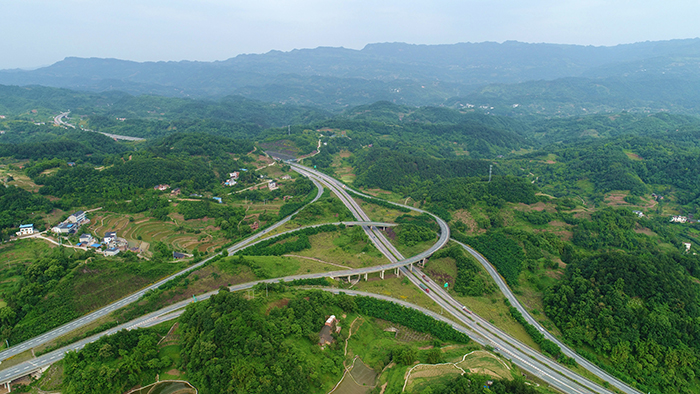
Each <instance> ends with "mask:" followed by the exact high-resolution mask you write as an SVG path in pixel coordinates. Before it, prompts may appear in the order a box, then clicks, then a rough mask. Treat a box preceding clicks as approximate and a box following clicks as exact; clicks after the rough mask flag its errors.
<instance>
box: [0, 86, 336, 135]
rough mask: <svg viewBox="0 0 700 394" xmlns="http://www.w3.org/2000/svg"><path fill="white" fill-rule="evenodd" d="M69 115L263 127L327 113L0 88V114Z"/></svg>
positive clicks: (236, 99)
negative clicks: (209, 121)
mask: <svg viewBox="0 0 700 394" xmlns="http://www.w3.org/2000/svg"><path fill="white" fill-rule="evenodd" d="M69 110H70V111H71V112H72V113H76V114H81V115H90V117H91V118H92V119H93V121H94V120H96V119H100V120H99V122H100V123H99V124H97V126H110V125H115V124H117V120H116V118H123V119H126V120H134V119H150V120H161V119H181V120H192V119H197V120H198V119H207V120H211V121H220V122H229V123H235V124H241V125H253V126H256V127H261V128H266V127H274V126H286V125H288V124H302V123H311V122H316V121H320V120H323V119H327V118H329V117H330V116H331V114H330V113H328V112H326V111H323V110H319V109H317V108H308V107H299V106H296V105H284V104H270V103H264V102H260V101H256V100H251V99H246V98H243V97H240V96H228V97H223V98H220V99H217V100H194V99H183V98H173V97H162V96H150V95H140V96H132V95H129V94H127V93H124V92H118V91H108V92H101V93H87V92H81V91H74V90H68V89H60V88H51V87H45V86H23V87H20V86H5V85H0V115H4V116H16V117H22V118H28V119H33V120H45V119H46V118H47V117H53V116H54V115H56V114H58V113H60V112H64V111H69Z"/></svg>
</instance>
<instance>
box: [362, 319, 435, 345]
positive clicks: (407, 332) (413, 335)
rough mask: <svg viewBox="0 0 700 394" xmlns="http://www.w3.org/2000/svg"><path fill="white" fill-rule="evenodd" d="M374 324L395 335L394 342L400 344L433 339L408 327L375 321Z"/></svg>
mask: <svg viewBox="0 0 700 394" xmlns="http://www.w3.org/2000/svg"><path fill="white" fill-rule="evenodd" d="M375 323H376V324H377V325H378V326H379V327H381V328H382V329H383V330H384V331H392V332H395V333H396V336H395V338H396V340H397V341H400V342H420V341H429V340H431V339H433V337H432V335H430V334H427V333H424V332H418V331H415V330H411V329H410V328H408V327H404V326H402V325H400V324H396V323H392V322H390V321H386V320H382V319H376V320H375Z"/></svg>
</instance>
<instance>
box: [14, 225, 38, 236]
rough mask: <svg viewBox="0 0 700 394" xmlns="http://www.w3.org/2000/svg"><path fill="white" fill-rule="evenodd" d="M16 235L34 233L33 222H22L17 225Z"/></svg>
mask: <svg viewBox="0 0 700 394" xmlns="http://www.w3.org/2000/svg"><path fill="white" fill-rule="evenodd" d="M16 234H17V236H18V237H21V236H23V235H31V234H34V224H22V225H20V226H19V231H18V232H17V233H16Z"/></svg>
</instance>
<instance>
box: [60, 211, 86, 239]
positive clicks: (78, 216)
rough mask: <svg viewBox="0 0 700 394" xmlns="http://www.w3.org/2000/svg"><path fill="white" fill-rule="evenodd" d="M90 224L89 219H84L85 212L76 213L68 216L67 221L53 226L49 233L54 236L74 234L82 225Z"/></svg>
mask: <svg viewBox="0 0 700 394" xmlns="http://www.w3.org/2000/svg"><path fill="white" fill-rule="evenodd" d="M87 223H90V219H88V218H86V217H85V212H83V211H78V212H76V213H74V214H72V215H70V216H68V219H66V220H64V221H62V222H61V223H59V224H57V225H55V226H54V227H53V228H52V229H51V231H52V232H54V233H56V234H59V235H60V234H76V233H77V232H78V229H79V228H80V226H82V225H83V224H87Z"/></svg>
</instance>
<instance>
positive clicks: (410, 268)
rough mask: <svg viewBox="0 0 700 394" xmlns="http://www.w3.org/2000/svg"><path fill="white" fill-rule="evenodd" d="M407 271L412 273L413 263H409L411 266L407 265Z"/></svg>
mask: <svg viewBox="0 0 700 394" xmlns="http://www.w3.org/2000/svg"><path fill="white" fill-rule="evenodd" d="M408 270H409V271H411V272H413V263H411V264H409V265H408Z"/></svg>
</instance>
